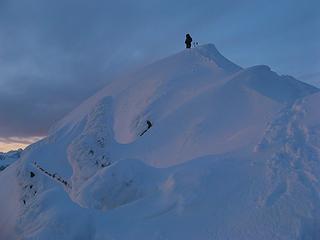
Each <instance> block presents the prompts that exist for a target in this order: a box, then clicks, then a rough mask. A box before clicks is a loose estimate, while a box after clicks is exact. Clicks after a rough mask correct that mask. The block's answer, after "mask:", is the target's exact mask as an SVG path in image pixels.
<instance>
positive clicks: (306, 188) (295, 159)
mask: <svg viewBox="0 0 320 240" xmlns="http://www.w3.org/2000/svg"><path fill="white" fill-rule="evenodd" d="M319 98H320V93H319V90H318V89H317V88H315V87H312V86H310V85H307V84H305V83H302V82H300V81H298V80H296V79H294V78H292V77H289V76H279V75H278V74H276V73H275V72H273V71H271V70H270V68H269V67H267V66H254V67H250V68H246V69H243V68H241V67H239V66H237V65H236V64H234V63H232V62H231V61H229V60H228V59H226V58H225V57H224V56H222V55H221V54H220V53H219V52H218V50H217V49H216V48H215V46H214V45H213V44H208V45H203V46H199V47H197V48H194V49H190V50H184V51H182V52H180V53H177V54H175V55H172V56H169V57H167V58H165V59H162V60H160V61H157V62H155V63H153V64H151V65H148V66H146V67H144V68H142V69H140V70H138V71H137V72H135V73H134V74H131V75H130V76H126V77H122V78H120V79H115V80H114V81H112V82H110V83H109V84H108V85H107V86H106V87H105V88H104V89H103V90H101V91H100V92H98V93H97V94H96V95H94V96H92V97H91V98H89V99H88V100H87V101H85V102H84V103H83V104H81V105H80V106H79V107H78V108H77V109H75V110H74V111H73V112H71V113H70V114H69V115H67V116H66V117H65V118H64V119H62V120H61V121H60V122H58V123H57V124H56V125H55V126H53V128H52V129H51V130H50V134H49V136H48V137H47V138H45V139H43V140H41V141H39V142H37V143H35V144H33V145H31V146H29V147H28V148H27V149H26V150H25V151H24V152H23V154H22V157H21V161H19V162H16V163H14V164H12V165H11V166H10V167H8V168H7V169H6V170H5V171H3V172H2V173H0V182H1V184H0V201H1V202H0V211H1V212H4V213H5V214H3V215H2V216H0V239H2V238H5V239H16V238H22V239H58V238H59V239H126V240H127V239H320V201H319V200H320V199H319V198H320V182H319V180H320V179H319V170H320V162H319V149H320V139H319V136H320V135H319V129H320V113H319V111H318V110H317V104H318V102H319V100H320V99H319ZM147 121H149V122H150V123H151V124H152V126H151V128H148V124H147ZM2 183H4V184H2ZM8 189H12V191H13V192H14V194H12V195H10V193H9V192H8ZM9 195H10V196H9ZM10 213H12V214H10ZM9 215H10V218H9V219H10V221H5V219H6V218H7V217H8V216H9Z"/></svg>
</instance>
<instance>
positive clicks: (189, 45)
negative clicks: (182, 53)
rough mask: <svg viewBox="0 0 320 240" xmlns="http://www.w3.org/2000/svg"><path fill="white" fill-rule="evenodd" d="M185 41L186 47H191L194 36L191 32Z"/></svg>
mask: <svg viewBox="0 0 320 240" xmlns="http://www.w3.org/2000/svg"><path fill="white" fill-rule="evenodd" d="M184 43H185V44H186V48H191V43H192V37H191V36H190V34H189V33H187V35H186V40H185V41H184Z"/></svg>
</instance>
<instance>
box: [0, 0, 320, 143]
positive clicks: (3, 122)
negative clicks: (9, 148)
mask: <svg viewBox="0 0 320 240" xmlns="http://www.w3.org/2000/svg"><path fill="white" fill-rule="evenodd" d="M319 7H320V4H319V3H318V1H313V0H311V1H307V2H306V1H305V2H304V1H299V0H290V1H289V0H285V1H281V0H280V1H279V0H277V1H276V0H270V1H257V0H242V1H231V0H215V1H213V0H205V1H194V0H193V1H191V0H186V1H183V2H174V1H169V0H142V1H129V0H119V1H108V0H107V1H106V0H91V1H87V0H86V1H85V0H68V1H65V0H57V1H50V0H29V1H19V0H2V1H0V137H3V138H5V137H13V136H16V137H28V136H37V135H45V134H46V133H47V131H48V128H49V126H50V125H52V124H53V123H54V122H55V121H57V120H58V119H60V118H61V117H62V116H63V115H64V114H66V113H67V112H69V111H70V110H72V108H74V107H75V106H76V105H78V104H79V103H80V102H81V101H83V100H84V99H85V98H87V97H88V96H90V95H91V94H93V93H94V92H95V91H97V90H98V89H99V88H101V87H102V86H103V85H104V84H105V83H106V82H107V81H108V80H109V79H111V78H113V77H114V76H116V75H118V74H121V73H123V72H125V71H128V70H130V69H133V68H135V67H138V66H140V65H143V64H145V63H148V62H151V61H154V60H155V59H158V58H161V57H164V56H166V55H168V54H171V53H173V52H176V51H178V50H179V49H182V48H183V41H184V39H183V38H184V34H185V33H186V32H191V33H192V35H193V37H194V38H195V39H196V40H198V41H199V42H200V43H203V42H213V43H215V44H216V45H217V46H218V48H219V49H220V50H221V51H222V53H224V55H226V56H227V57H229V58H231V60H234V61H235V62H236V63H237V64H240V65H243V66H250V65H254V64H268V65H271V67H273V68H274V69H275V70H277V71H279V72H281V73H286V74H292V75H296V76H300V75H301V76H303V75H306V74H309V73H313V72H317V71H318V70H317V69H319V66H320V60H319V59H320V52H319V50H320V41H319V40H320V32H319V29H320V17H319V14H318V9H319Z"/></svg>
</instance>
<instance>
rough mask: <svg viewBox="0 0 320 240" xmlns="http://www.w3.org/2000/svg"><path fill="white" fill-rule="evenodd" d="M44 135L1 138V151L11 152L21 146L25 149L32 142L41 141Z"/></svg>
mask: <svg viewBox="0 0 320 240" xmlns="http://www.w3.org/2000/svg"><path fill="white" fill-rule="evenodd" d="M41 138H43V137H30V138H8V139H4V138H0V152H9V151H11V150H17V149H19V148H22V149H25V148H26V147H27V146H29V145H30V144H32V143H34V142H36V141H39V140H40V139H41Z"/></svg>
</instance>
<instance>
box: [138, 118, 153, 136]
mask: <svg viewBox="0 0 320 240" xmlns="http://www.w3.org/2000/svg"><path fill="white" fill-rule="evenodd" d="M147 125H148V127H147V129H146V130H144V131H143V132H142V133H141V134H140V136H142V135H143V134H145V133H146V131H148V130H149V128H151V127H152V123H151V122H150V121H149V120H147Z"/></svg>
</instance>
